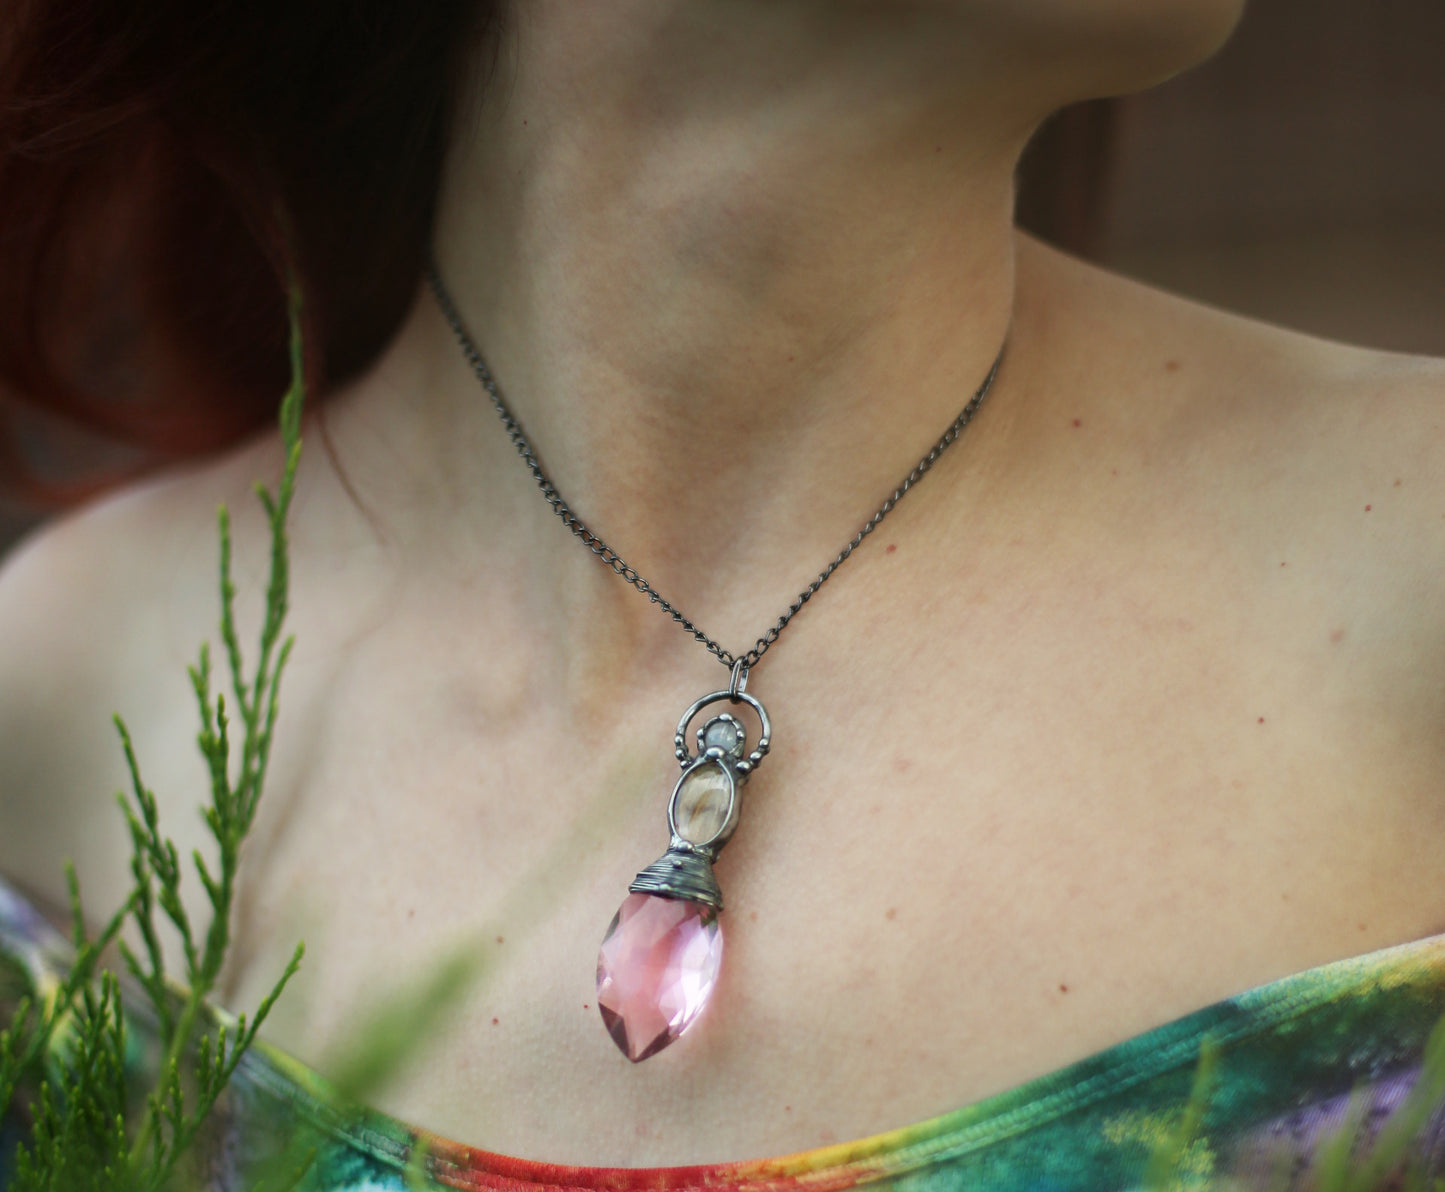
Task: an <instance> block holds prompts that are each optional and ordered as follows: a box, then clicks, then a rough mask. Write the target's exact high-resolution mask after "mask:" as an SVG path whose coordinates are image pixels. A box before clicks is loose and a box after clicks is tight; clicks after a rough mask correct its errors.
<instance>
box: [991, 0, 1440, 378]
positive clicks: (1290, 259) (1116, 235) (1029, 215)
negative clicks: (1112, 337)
mask: <svg viewBox="0 0 1445 1192" xmlns="http://www.w3.org/2000/svg"><path fill="white" fill-rule="evenodd" d="M1019 222H1020V223H1022V224H1023V225H1024V226H1026V227H1029V228H1031V229H1033V230H1036V231H1037V232H1039V233H1040V234H1041V235H1043V236H1044V237H1045V238H1047V239H1050V240H1052V241H1054V242H1055V243H1058V244H1060V245H1062V246H1064V247H1066V248H1069V249H1070V250H1072V251H1074V252H1076V253H1078V254H1079V255H1081V256H1085V257H1088V258H1089V259H1091V260H1095V261H1098V262H1100V263H1101V264H1104V265H1106V266H1108V267H1109V268H1112V269H1116V270H1118V271H1119V272H1121V273H1127V274H1130V275H1132V276H1134V277H1138V278H1141V279H1143V280H1145V281H1149V282H1152V283H1154V284H1157V285H1159V286H1162V287H1163V288H1165V289H1169V290H1174V291H1177V292H1178V293H1181V294H1187V295H1190V296H1191V297H1196V298H1200V299H1203V300H1204V301H1206V302H1210V303H1212V304H1215V305H1218V306H1223V307H1227V308H1229V309H1231V310H1237V311H1241V312H1243V313H1245V314H1249V315H1253V316H1255V317H1257V318H1262V319H1267V320H1269V321H1271V322H1274V323H1280V324H1283V325H1285V326H1289V327H1295V328H1299V329H1301V330H1304V331H1308V332H1312V333H1314V334H1317V335H1323V336H1328V337H1330V338H1333V339H1341V340H1347V341H1349V342H1352V343H1359V344H1368V345H1371V346H1374V347H1380V348H1388V349H1391V350H1395V351H1406V352H1421V353H1427V354H1431V355H1438V356H1445V4H1441V3H1439V0H1382V2H1381V3H1361V2H1359V0H1250V2H1249V4H1248V6H1247V8H1246V9H1245V15H1244V18H1243V21H1242V22H1241V24H1240V26H1239V28H1238V30H1237V31H1236V32H1235V35H1234V37H1233V39H1232V40H1231V41H1230V42H1229V44H1228V45H1226V46H1225V48H1224V49H1223V50H1222V51H1221V52H1220V53H1219V54H1218V55H1217V56H1216V57H1214V58H1213V59H1211V60H1210V61H1209V62H1207V63H1205V64H1204V65H1203V66H1201V67H1199V68H1197V69H1195V70H1193V71H1189V72H1187V73H1186V74H1183V75H1180V76H1179V77H1177V78H1175V79H1173V80H1171V81H1170V82H1168V83H1166V84H1164V85H1163V86H1161V87H1158V88H1155V89H1154V90H1151V91H1148V92H1145V93H1143V94H1141V95H1137V96H1129V97H1127V98H1124V99H1117V100H1105V101H1099V102H1096V103H1088V104H1081V105H1078V106H1077V107H1074V108H1070V109H1067V110H1065V111H1064V112H1061V113H1060V114H1059V115H1058V116H1057V117H1055V119H1054V120H1053V121H1052V122H1051V123H1050V124H1049V125H1047V126H1046V127H1045V128H1043V129H1041V130H1040V133H1039V136H1038V137H1036V138H1035V140H1034V143H1033V145H1032V146H1031V149H1030V152H1029V154H1028V155H1027V157H1026V159H1025V161H1024V163H1023V166H1022V170H1021V177H1020V194H1019Z"/></svg>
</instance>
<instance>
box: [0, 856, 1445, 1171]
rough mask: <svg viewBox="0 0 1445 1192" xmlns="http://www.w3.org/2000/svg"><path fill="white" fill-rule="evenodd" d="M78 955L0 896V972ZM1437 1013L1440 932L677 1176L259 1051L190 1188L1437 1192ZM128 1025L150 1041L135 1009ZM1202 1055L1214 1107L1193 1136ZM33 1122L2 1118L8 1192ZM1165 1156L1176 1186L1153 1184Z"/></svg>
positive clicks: (1200, 1117)
mask: <svg viewBox="0 0 1445 1192" xmlns="http://www.w3.org/2000/svg"><path fill="white" fill-rule="evenodd" d="M64 955H65V944H64V941H63V940H61V939H60V937H59V936H58V935H57V933H55V932H54V930H53V929H51V928H50V927H49V926H48V924H46V923H45V922H44V920H42V918H41V917H40V915H39V914H38V913H37V912H36V911H35V910H34V909H33V908H31V907H30V906H29V905H28V904H27V903H25V902H24V901H23V900H22V899H21V898H20V897H19V896H18V895H17V894H16V893H15V892H14V891H13V890H11V889H10V888H9V887H8V886H6V885H4V883H3V882H0V965H3V968H4V969H6V970H8V971H9V973H10V974H11V975H12V977H13V975H15V974H18V975H19V976H20V977H21V978H22V979H23V981H24V982H27V983H29V984H30V985H31V986H33V987H36V988H40V989H43V988H44V987H45V985H46V984H47V983H53V982H54V980H55V974H56V972H57V971H58V966H59V965H61V964H63V962H64ZM0 975H3V974H0ZM14 984H15V982H14V981H13V980H8V981H0V990H3V989H4V988H6V986H7V985H11V986H13V985H14ZM4 1012H5V1007H4V1005H3V1003H0V1014H3V1013H4ZM1442 1016H1445V934H1441V935H1436V936H1431V937H1429V938H1426V939H1422V940H1417V941H1415V942H1413V943H1406V944H1400V945H1397V946H1395V947H1389V948H1384V949H1381V950H1379V951H1376V952H1371V953H1368V954H1367V955H1364V956H1358V957H1354V958H1352V959H1348V960H1341V961H1336V962H1334V963H1330V964H1325V965H1321V966H1320V967H1318V968H1313V969H1309V970H1307V971H1305V972H1302V973H1297V974H1295V975H1293V976H1290V977H1285V978H1283V979H1281V980H1278V981H1273V982H1270V983H1269V984H1266V985H1261V986H1259V987H1258V988H1255V989H1252V990H1249V991H1248V992H1245V993H1241V994H1239V995H1237V996H1235V997H1231V998H1227V999H1225V1000H1223V1001H1220V1002H1216V1003H1215V1004H1214V1005H1211V1006H1207V1007H1205V1008H1203V1009H1200V1010H1197V1011H1195V1012H1194V1013H1191V1014H1188V1015H1185V1016H1184V1017H1182V1018H1179V1019H1176V1020H1175V1021H1173V1022H1169V1023H1166V1024H1165V1025H1163V1026H1160V1027H1156V1028H1154V1029H1152V1030H1149V1031H1146V1032H1144V1033H1142V1034H1140V1035H1136V1036H1135V1037H1134V1038H1132V1039H1128V1040H1126V1041H1124V1042H1122V1043H1119V1044H1117V1045H1115V1046H1113V1047H1109V1048H1107V1049H1106V1050H1103V1051H1100V1052H1098V1053H1096V1054H1095V1055H1092V1056H1090V1057H1088V1058H1087V1059H1083V1060H1080V1061H1078V1062H1077V1063H1073V1064H1070V1065H1068V1066H1067V1067H1063V1068H1060V1069H1058V1070H1057V1071H1055V1072H1052V1073H1050V1074H1048V1075H1046V1076H1041V1077H1039V1078H1037V1079H1034V1080H1030V1081H1028V1082H1027V1083H1025V1084H1022V1085H1019V1086H1018V1087H1016V1088H1014V1089H1011V1090H1009V1091H1007V1092H1004V1093H1000V1094H998V1095H996V1096H991V1097H988V1098H986V1099H985V1100H982V1101H979V1102H976V1103H975V1104H972V1105H967V1106H965V1107H963V1108H961V1109H958V1110H956V1111H954V1112H952V1113H947V1114H944V1115H942V1116H940V1117H936V1118H932V1119H930V1120H928V1121H925V1122H919V1123H917V1124H916V1125H911V1126H904V1127H902V1128H899V1129H895V1130H890V1131H888V1132H886V1133H883V1134H877V1135H874V1136H873V1137H871V1138H863V1139H859V1140H857V1141H855V1142H847V1143H841V1144H837V1145H833V1146H827V1147H822V1148H819V1149H816V1150H809V1151H803V1152H800V1153H798V1154H793V1155H784V1156H780V1157H776V1158H766V1159H750V1160H745V1161H741V1162H732V1163H718V1164H708V1165H705V1166H693V1167H667V1168H607V1167H575V1166H560V1165H554V1164H548V1163H542V1162H536V1161H532V1160H525V1159H516V1158H509V1157H507V1156H505V1155H498V1154H493V1153H490V1152H487V1151H483V1150H479V1149H475V1148H471V1147H467V1146H463V1145H460V1144H458V1143H455V1142H449V1141H447V1140H445V1139H441V1138H438V1137H436V1136H435V1135H432V1134H430V1133H429V1132H427V1131H424V1130H420V1129H417V1128H415V1127H412V1126H409V1125H407V1124H405V1123H403V1122H400V1121H397V1120H396V1119H394V1118H391V1117H387V1116H385V1115H383V1114H380V1113H376V1112H374V1111H368V1110H359V1111H357V1110H342V1109H340V1108H339V1107H337V1105H336V1104H335V1103H334V1100H333V1099H332V1098H331V1097H330V1096H329V1094H328V1089H327V1086H326V1084H325V1082H324V1081H323V1080H322V1079H321V1077H319V1076H318V1075H317V1074H316V1073H314V1072H312V1071H311V1070H309V1069H307V1068H306V1067H304V1066H303V1065H301V1064H300V1063H298V1062H297V1061H295V1060H293V1059H291V1058H290V1057H288V1056H286V1055H285V1054H283V1053H281V1052H279V1051H277V1050H276V1049H274V1048H272V1047H269V1046H266V1045H262V1044H258V1045H257V1047H256V1048H255V1049H254V1050H253V1051H252V1052H251V1053H250V1054H248V1056H247V1057H246V1059H245V1060H244V1061H243V1063H242V1066H241V1068H240V1069H239V1070H238V1071H237V1074H236V1076H235V1077H234V1079H233V1080H232V1083H231V1085H230V1086H229V1087H228V1089H227V1091H226V1094H225V1096H224V1098H223V1101H222V1102H221V1103H220V1105H218V1107H217V1111H216V1112H215V1113H214V1114H213V1115H212V1119H211V1126H210V1131H209V1134H208V1135H207V1137H206V1138H205V1139H204V1141H203V1144H202V1145H200V1146H199V1147H198V1148H197V1150H196V1153H195V1155H194V1160H195V1163H194V1174H193V1175H192V1176H191V1181H192V1186H193V1187H194V1188H195V1189H196V1192H239V1190H241V1189H249V1188H251V1187H252V1186H253V1184H254V1182H255V1179H256V1177H257V1174H258V1172H260V1171H261V1170H262V1165H263V1164H264V1163H265V1161H266V1159H267V1157H268V1156H273V1155H274V1154H275V1153H276V1152H277V1150H278V1149H280V1148H284V1147H285V1146H287V1145H288V1144H295V1143H297V1142H298V1141H301V1142H303V1143H304V1145H305V1148H306V1149H307V1150H314V1153H315V1161H314V1163H313V1165H312V1166H311V1168H310V1171H309V1173H308V1175H307V1177H306V1178H305V1180H304V1181H303V1183H302V1185H301V1186H302V1187H303V1188H305V1189H309V1190H310V1192H408V1190H412V1189H417V1188H422V1189H487V1190H495V1192H544V1190H546V1192H562V1190H570V1189H589V1190H598V1192H612V1190H615V1192H643V1190H646V1192H692V1190H699V1192H700V1190H702V1189H708V1190H720V1189H737V1190H739V1192H794V1190H797V1192H841V1190H843V1189H849V1188H854V1187H858V1186H861V1185H869V1186H871V1187H873V1188H876V1189H877V1190H878V1192H1023V1190H1025V1189H1027V1190H1029V1192H1065V1190H1081V1189H1089V1190H1090V1192H1099V1190H1104V1189H1108V1190H1113V1189H1134V1188H1145V1187H1158V1188H1169V1189H1251V1190H1253V1189H1271V1190H1273V1189H1307V1188H1308V1189H1315V1188H1320V1189H1324V1188H1327V1187H1334V1188H1340V1189H1344V1188H1352V1189H1358V1188H1366V1187H1368V1188H1371V1189H1373V1188H1404V1189H1416V1188H1418V1189H1429V1190H1432V1192H1433V1190H1434V1189H1436V1188H1437V1184H1436V1182H1435V1181H1436V1180H1437V1179H1440V1180H1442V1183H1445V1112H1440V1111H1439V1106H1438V1105H1437V1104H1436V1103H1434V1101H1433V1100H1432V1098H1433V1090H1434V1089H1435V1088H1436V1087H1440V1086H1436V1085H1432V1084H1429V1082H1427V1081H1422V1080H1421V1079H1420V1077H1421V1073H1422V1069H1423V1067H1424V1063H1425V1059H1426V1055H1427V1044H1428V1045H1429V1046H1428V1054H1429V1056H1430V1058H1431V1060H1432V1063H1431V1065H1430V1069H1431V1070H1432V1071H1433V1070H1434V1069H1435V1067H1436V1066H1437V1064H1440V1063H1441V1062H1445V1030H1442V1031H1441V1032H1439V1033H1438V1034H1437V1035H1435V1036H1432V1033H1431V1032H1432V1029H1433V1028H1434V1027H1435V1026H1436V1024H1437V1022H1438V1021H1440V1020H1441V1019H1442ZM131 1029H132V1030H133V1031H135V1032H136V1033H137V1034H140V1035H143V1032H144V1029H145V1026H144V1017H143V1008H142V1007H140V1006H137V1007H136V1013H135V1014H134V1015H133V1016H132V1018H131ZM140 1043H141V1046H140V1047H138V1048H137V1050H138V1051H140V1052H143V1051H144V1047H143V1043H144V1039H143V1038H142V1039H141V1040H140ZM1205 1053H1208V1058H1209V1060H1210V1061H1211V1063H1210V1065H1209V1068H1208V1071H1209V1072H1210V1074H1211V1075H1210V1079H1209V1083H1208V1087H1209V1096H1208V1097H1207V1099H1206V1100H1204V1101H1203V1102H1202V1103H1196V1104H1201V1105H1202V1112H1199V1113H1197V1114H1195V1115H1193V1116H1192V1118H1189V1119H1186V1105H1188V1104H1189V1102H1190V1096H1191V1091H1192V1090H1193V1089H1194V1087H1195V1081H1196V1076H1198V1075H1200V1071H1201V1069H1200V1059H1201V1055H1204V1054H1205ZM1437 1053H1439V1054H1437ZM138 1062H139V1061H138ZM1417 1085H1418V1088H1417ZM1427 1088H1428V1090H1429V1092H1428V1095H1427ZM1412 1089H1414V1090H1415V1095H1414V1096H1413V1097H1412V1096H1411V1095H1410V1094H1411V1091H1412ZM1347 1111H1348V1114H1349V1116H1348V1118H1347ZM18 1116H19V1115H18V1113H17V1114H12V1117H11V1119H10V1120H8V1121H6V1122H3V1123H0V1189H3V1188H4V1187H5V1186H6V1184H7V1183H8V1179H7V1177H6V1171H7V1169H8V1167H9V1164H10V1154H11V1153H12V1152H13V1148H14V1146H15V1142H16V1139H17V1137H18V1135H19V1129H20V1125H21V1123H20V1122H19V1121H18V1120H16V1119H17V1118H18ZM1345 1125H1348V1126H1349V1128H1350V1129H1351V1130H1352V1131H1353V1132H1354V1133H1355V1137H1356V1142H1355V1144H1354V1147H1353V1150H1351V1151H1347V1152H1345V1154H1346V1155H1347V1156H1348V1161H1349V1164H1350V1167H1349V1170H1350V1171H1352V1172H1354V1173H1355V1179H1356V1182H1354V1183H1348V1182H1346V1183H1338V1184H1334V1183H1331V1182H1330V1180H1329V1179H1328V1178H1326V1179H1324V1180H1322V1179H1321V1165H1320V1163H1319V1162H1317V1161H1316V1157H1317V1155H1318V1153H1319V1149H1320V1145H1321V1143H1322V1142H1323V1141H1325V1140H1326V1139H1327V1138H1328V1137H1329V1136H1331V1135H1332V1134H1337V1133H1339V1131H1340V1130H1341V1128H1342V1126H1345ZM1406 1125H1408V1131H1407V1132H1406V1131H1405V1130H1404V1129H1403V1127H1404V1126H1406ZM1392 1132H1400V1137H1402V1138H1403V1139H1405V1140H1406V1143H1407V1145H1406V1146H1405V1147H1404V1149H1403V1151H1402V1152H1401V1153H1402V1154H1403V1156H1404V1159H1403V1162H1402V1163H1395V1164H1393V1165H1392V1167H1391V1168H1390V1169H1387V1170H1381V1171H1379V1172H1377V1173H1376V1178H1372V1179H1370V1180H1368V1181H1360V1180H1359V1178H1358V1177H1359V1173H1360V1172H1361V1171H1364V1170H1368V1167H1369V1164H1370V1162H1371V1156H1372V1155H1374V1156H1375V1158H1376V1160H1378V1157H1379V1155H1380V1154H1381V1153H1383V1148H1384V1140H1385V1139H1387V1138H1388V1137H1389V1136H1390V1135H1391V1133H1392ZM1168 1140H1173V1146H1172V1149H1171V1150H1170V1154H1171V1162H1170V1164H1169V1165H1168V1168H1167V1170H1162V1171H1161V1170H1158V1169H1156V1168H1151V1158H1152V1157H1154V1156H1155V1154H1156V1152H1157V1151H1158V1150H1159V1149H1160V1146H1161V1143H1164V1142H1166V1141H1168ZM1154 1161H1155V1163H1156V1164H1157V1162H1158V1161H1157V1159H1155V1160H1154Z"/></svg>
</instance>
